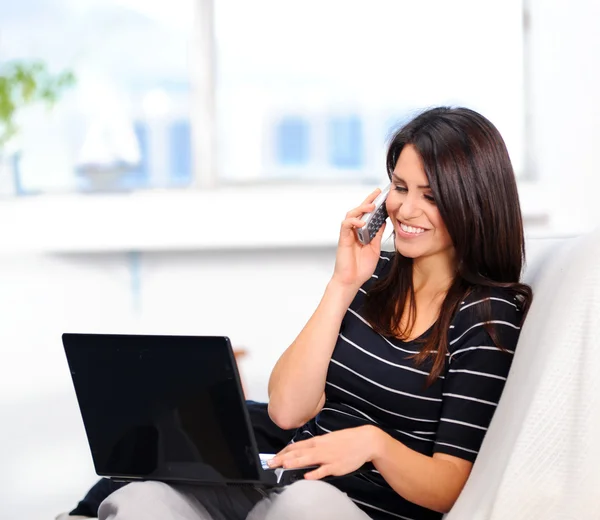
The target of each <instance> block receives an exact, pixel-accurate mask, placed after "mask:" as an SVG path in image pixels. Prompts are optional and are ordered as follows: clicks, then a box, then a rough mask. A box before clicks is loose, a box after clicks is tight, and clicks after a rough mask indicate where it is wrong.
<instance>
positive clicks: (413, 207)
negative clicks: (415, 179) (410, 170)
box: [396, 195, 420, 220]
mask: <svg viewBox="0 0 600 520" xmlns="http://www.w3.org/2000/svg"><path fill="white" fill-rule="evenodd" d="M419 214H420V210H419V206H418V204H417V201H415V199H414V197H411V196H410V195H407V196H406V197H405V198H404V200H403V201H402V202H401V204H400V206H399V207H398V211H397V212H396V216H397V217H398V218H399V219H401V220H410V219H411V218H414V217H417V216H418V215H419Z"/></svg>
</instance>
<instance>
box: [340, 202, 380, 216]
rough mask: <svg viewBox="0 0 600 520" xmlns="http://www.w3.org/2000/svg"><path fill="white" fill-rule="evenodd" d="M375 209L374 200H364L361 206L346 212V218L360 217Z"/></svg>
mask: <svg viewBox="0 0 600 520" xmlns="http://www.w3.org/2000/svg"><path fill="white" fill-rule="evenodd" d="M373 210H375V204H373V203H372V202H367V203H365V202H363V203H362V204H361V205H360V206H358V207H356V208H354V209H351V210H350V211H349V212H348V213H346V218H348V217H360V216H361V215H364V214H365V213H371V211H373Z"/></svg>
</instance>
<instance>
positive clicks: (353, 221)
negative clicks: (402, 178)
mask: <svg viewBox="0 0 600 520" xmlns="http://www.w3.org/2000/svg"><path fill="white" fill-rule="evenodd" d="M380 193H381V190H380V189H379V188H378V189H376V190H375V191H374V192H373V193H371V194H370V195H369V196H368V197H367V198H366V199H365V200H364V201H363V203H362V204H361V205H360V206H358V207H356V208H354V209H353V210H351V211H349V212H348V213H347V214H346V218H345V219H344V221H343V222H342V228H341V230H340V238H339V241H338V248H337V254H336V258H335V269H334V272H333V277H332V281H333V282H335V283H337V284H340V285H343V286H349V287H353V288H355V289H356V290H358V288H359V287H360V286H361V285H362V284H364V283H365V282H366V281H367V280H368V279H369V278H370V277H371V275H372V274H373V272H374V271H375V267H376V266H377V262H378V261H379V253H380V251H381V238H382V236H383V232H384V230H385V223H384V224H383V226H381V229H380V230H379V231H378V232H377V234H376V235H375V236H374V237H373V240H371V242H369V243H368V244H367V245H366V246H363V245H362V244H361V243H360V242H359V241H358V238H357V236H356V232H355V228H358V227H362V226H363V225H364V222H362V221H361V220H360V217H362V215H363V214H364V213H369V212H371V211H373V210H374V209H375V204H373V201H374V200H375V199H376V198H377V196H378V195H379V194H380Z"/></svg>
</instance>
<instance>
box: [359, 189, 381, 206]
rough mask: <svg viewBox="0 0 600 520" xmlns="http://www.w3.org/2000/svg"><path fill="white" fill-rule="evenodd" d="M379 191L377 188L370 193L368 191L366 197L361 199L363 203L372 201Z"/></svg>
mask: <svg viewBox="0 0 600 520" xmlns="http://www.w3.org/2000/svg"><path fill="white" fill-rule="evenodd" d="M380 193H381V190H380V189H379V188H376V189H375V190H373V191H372V192H371V193H369V195H368V196H367V198H366V199H365V200H364V201H363V204H367V203H368V202H373V201H374V200H375V199H376V198H377V196H378V195H379V194H380Z"/></svg>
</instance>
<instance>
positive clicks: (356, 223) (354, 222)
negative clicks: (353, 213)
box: [342, 217, 365, 230]
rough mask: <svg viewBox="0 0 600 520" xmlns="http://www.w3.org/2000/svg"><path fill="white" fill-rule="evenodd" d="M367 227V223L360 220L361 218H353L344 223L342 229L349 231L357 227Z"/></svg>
mask: <svg viewBox="0 0 600 520" xmlns="http://www.w3.org/2000/svg"><path fill="white" fill-rule="evenodd" d="M364 225H365V222H364V221H362V220H360V219H359V218H356V217H353V218H347V219H346V220H344V221H343V222H342V229H343V230H349V229H354V228H357V227H359V228H360V227H363V226H364Z"/></svg>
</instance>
